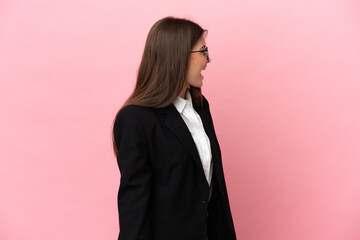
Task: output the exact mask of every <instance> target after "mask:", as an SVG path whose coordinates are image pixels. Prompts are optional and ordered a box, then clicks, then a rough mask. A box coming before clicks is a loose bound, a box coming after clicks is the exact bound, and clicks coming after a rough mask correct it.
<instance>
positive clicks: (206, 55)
mask: <svg viewBox="0 0 360 240" xmlns="http://www.w3.org/2000/svg"><path fill="white" fill-rule="evenodd" d="M196 52H200V53H202V54H203V55H204V56H205V57H206V60H207V61H208V62H210V57H209V48H208V47H205V48H204V49H203V50H199V51H191V52H190V53H196Z"/></svg>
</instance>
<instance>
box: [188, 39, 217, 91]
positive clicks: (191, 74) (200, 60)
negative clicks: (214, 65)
mask: <svg viewBox="0 0 360 240" xmlns="http://www.w3.org/2000/svg"><path fill="white" fill-rule="evenodd" d="M205 49H206V42H205V39H204V37H201V38H200V39H199V40H198V41H197V42H196V44H195V46H194V47H193V49H192V51H201V50H205ZM206 54H207V52H192V53H191V54H190V59H189V68H188V70H187V74H186V80H185V84H186V85H190V86H193V87H198V88H200V87H201V86H202V84H203V82H202V81H203V79H204V77H203V75H202V74H201V71H202V70H205V69H206V65H207V64H208V63H209V62H210V61H211V60H210V58H207V56H206Z"/></svg>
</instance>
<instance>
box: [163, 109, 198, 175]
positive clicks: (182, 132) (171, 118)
mask: <svg viewBox="0 0 360 240" xmlns="http://www.w3.org/2000/svg"><path fill="white" fill-rule="evenodd" d="M165 125H166V126H167V127H168V128H169V129H170V130H171V131H172V132H173V133H174V134H175V135H176V136H177V137H178V139H179V140H180V142H181V143H182V144H183V145H184V146H185V148H186V149H187V150H188V151H189V153H190V154H191V156H192V157H193V159H194V161H195V164H196V165H197V166H198V167H199V168H200V169H201V171H204V170H203V167H202V163H201V160H200V156H199V154H198V151H197V148H196V145H195V142H194V140H193V138H192V136H191V133H190V131H189V129H188V128H187V126H186V124H185V122H184V120H183V119H182V118H181V116H180V114H179V112H178V111H177V110H176V108H175V106H174V105H171V106H169V109H168V115H167V118H166V120H165Z"/></svg>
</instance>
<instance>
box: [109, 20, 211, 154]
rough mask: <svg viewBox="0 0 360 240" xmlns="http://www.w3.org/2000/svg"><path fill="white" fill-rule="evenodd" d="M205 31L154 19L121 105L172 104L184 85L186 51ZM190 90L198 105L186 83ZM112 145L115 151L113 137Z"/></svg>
mask: <svg viewBox="0 0 360 240" xmlns="http://www.w3.org/2000/svg"><path fill="white" fill-rule="evenodd" d="M206 32H207V31H206V30H205V29H203V28H202V27H200V26H199V25H198V24H196V23H194V22H192V21H190V20H187V19H182V18H174V17H166V18H163V19H161V20H159V21H157V22H156V23H155V24H154V25H153V26H152V28H151V29H150V31H149V33H148V36H147V39H146V43H145V48H144V53H143V56H142V60H141V63H140V67H139V72H138V75H137V81H136V85H135V89H134V91H133V93H132V94H131V95H130V97H129V98H128V99H127V101H126V102H125V104H124V106H123V107H125V106H128V105H138V106H144V107H153V108H162V107H166V106H168V105H170V104H172V103H173V102H174V101H175V99H176V98H177V97H178V96H179V94H180V92H181V90H182V89H183V87H184V84H185V78H186V73H187V69H188V65H189V57H190V52H191V50H192V48H193V46H194V45H195V43H196V42H197V41H198V40H199V39H200V38H201V36H203V35H204V34H205V33H206ZM190 92H191V95H192V97H193V99H194V101H195V103H196V104H197V105H199V106H200V107H202V100H203V99H202V94H201V89H200V88H195V87H192V86H190ZM120 110H121V109H120ZM120 110H119V111H120ZM115 119H116V117H115ZM113 146H114V152H115V154H117V148H116V144H115V140H114V136H113Z"/></svg>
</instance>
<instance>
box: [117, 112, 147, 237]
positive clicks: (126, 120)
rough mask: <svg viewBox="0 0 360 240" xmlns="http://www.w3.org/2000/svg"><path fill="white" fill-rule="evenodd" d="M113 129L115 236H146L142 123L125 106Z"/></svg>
mask: <svg viewBox="0 0 360 240" xmlns="http://www.w3.org/2000/svg"><path fill="white" fill-rule="evenodd" d="M113 130H114V138H115V143H116V147H117V149H118V154H117V162H118V165H119V169H120V172H121V179H120V188H119V192H118V211H119V223H120V234H119V238H118V239H119V240H150V239H151V228H150V219H149V197H150V187H151V175H152V173H151V169H150V166H149V162H148V142H147V140H146V134H145V131H144V127H143V126H142V124H141V122H140V120H139V118H138V117H137V116H136V115H135V114H134V113H133V112H132V111H131V109H130V107H125V108H124V109H122V110H121V111H120V112H119V114H118V115H117V118H116V120H115V122H114V129H113Z"/></svg>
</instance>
